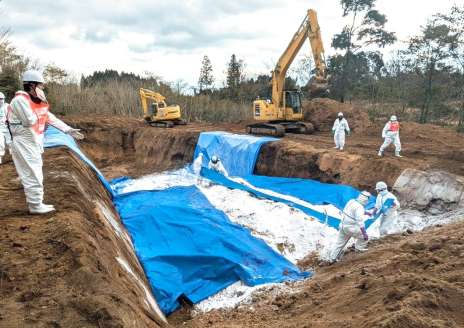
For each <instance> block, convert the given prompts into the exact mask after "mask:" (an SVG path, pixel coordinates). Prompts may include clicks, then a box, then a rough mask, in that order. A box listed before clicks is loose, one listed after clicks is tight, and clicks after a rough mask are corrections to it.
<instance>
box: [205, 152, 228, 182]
mask: <svg viewBox="0 0 464 328" xmlns="http://www.w3.org/2000/svg"><path fill="white" fill-rule="evenodd" d="M208 169H211V170H214V171H216V172H218V173H220V174H222V175H224V176H226V177H227V176H228V175H229V174H228V173H227V171H226V169H225V167H224V165H222V163H221V160H220V159H219V157H217V156H216V155H213V156H211V160H210V161H209V163H208Z"/></svg>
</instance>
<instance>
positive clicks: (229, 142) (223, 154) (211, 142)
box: [195, 132, 279, 177]
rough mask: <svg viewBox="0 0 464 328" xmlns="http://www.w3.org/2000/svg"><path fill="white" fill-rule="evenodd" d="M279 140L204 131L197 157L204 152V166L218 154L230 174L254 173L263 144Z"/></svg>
mask: <svg viewBox="0 0 464 328" xmlns="http://www.w3.org/2000/svg"><path fill="white" fill-rule="evenodd" d="M277 140H279V139H276V138H270V137H253V136H250V135H241V134H232V133H227V132H203V133H201V134H200V138H199V139H198V143H197V146H196V149H195V158H197V157H198V155H199V154H200V153H202V154H203V163H202V166H204V167H207V166H208V163H209V161H210V159H211V157H212V156H214V155H216V156H218V157H219V158H220V159H221V162H222V165H224V167H225V169H226V170H227V172H228V173H229V175H231V176H239V177H242V176H246V175H250V174H253V171H254V169H255V164H256V159H257V157H258V154H259V150H260V149H261V146H262V145H263V144H265V143H267V142H271V141H277Z"/></svg>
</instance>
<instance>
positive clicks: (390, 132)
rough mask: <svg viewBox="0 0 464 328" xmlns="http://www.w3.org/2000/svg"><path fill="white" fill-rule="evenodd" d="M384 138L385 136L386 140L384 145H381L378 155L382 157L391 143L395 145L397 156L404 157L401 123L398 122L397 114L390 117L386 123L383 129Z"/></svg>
mask: <svg viewBox="0 0 464 328" xmlns="http://www.w3.org/2000/svg"><path fill="white" fill-rule="evenodd" d="M382 138H384V142H383V144H382V146H380V149H379V153H378V155H379V156H380V157H381V156H383V152H384V150H385V149H386V148H387V147H388V146H390V144H391V143H393V144H394V145H395V156H396V157H403V156H401V154H400V152H401V141H400V123H399V122H398V118H397V117H396V116H395V115H392V116H391V117H390V121H388V122H387V124H385V127H384V128H383V130H382Z"/></svg>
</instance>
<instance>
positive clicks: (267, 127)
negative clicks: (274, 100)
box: [246, 123, 285, 138]
mask: <svg viewBox="0 0 464 328" xmlns="http://www.w3.org/2000/svg"><path fill="white" fill-rule="evenodd" d="M246 131H247V133H249V134H255V135H260V136H271V137H276V138H282V137H283V136H285V128H284V126H283V125H281V124H273V123H255V124H250V125H247V127H246Z"/></svg>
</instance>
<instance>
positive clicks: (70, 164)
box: [0, 149, 165, 328]
mask: <svg viewBox="0 0 464 328" xmlns="http://www.w3.org/2000/svg"><path fill="white" fill-rule="evenodd" d="M44 172H45V198H46V201H47V202H49V203H52V204H54V205H55V206H56V208H57V212H56V213H53V214H51V215H47V216H31V215H29V214H28V213H27V211H26V205H25V199H24V192H23V190H22V187H21V185H20V182H19V180H18V179H17V178H16V174H15V170H14V167H13V165H12V163H11V162H10V163H7V164H6V165H2V166H1V168H0V204H1V211H0V252H1V256H0V327H8V328H12V327H114V328H115V327H159V326H164V325H165V324H163V321H162V319H161V317H159V316H158V314H157V312H156V308H155V307H153V306H152V305H150V302H153V298H150V297H151V296H150V295H151V294H150V293H149V292H148V290H149V287H148V286H149V285H148V283H147V281H146V279H145V276H144V273H143V270H142V268H141V266H140V264H139V262H138V260H137V258H136V256H135V253H134V251H133V248H132V246H131V241H130V238H129V236H128V235H127V233H126V232H125V230H124V229H123V228H122V224H121V223H120V221H119V217H118V216H117V214H116V213H115V212H114V207H113V205H112V203H111V201H110V198H109V195H108V194H107V191H106V190H105V189H104V188H103V186H102V185H101V184H100V183H99V182H98V181H97V179H96V175H95V174H94V172H93V171H91V170H90V169H89V168H88V167H87V166H85V165H84V164H83V162H82V161H80V160H79V159H77V158H76V157H74V155H72V154H71V153H70V152H69V151H68V150H66V149H53V150H47V151H46V152H45V168H44ZM149 296H150V297H149Z"/></svg>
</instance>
